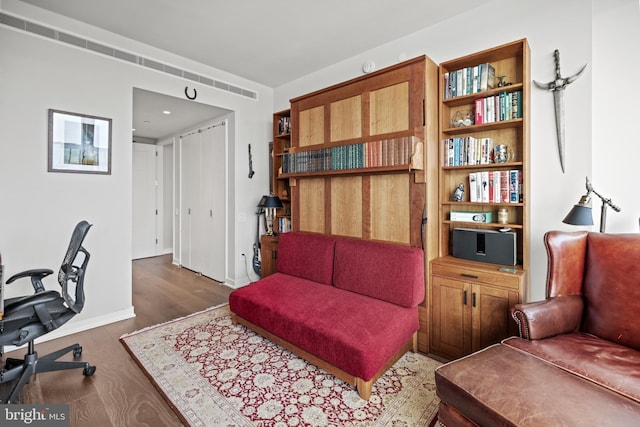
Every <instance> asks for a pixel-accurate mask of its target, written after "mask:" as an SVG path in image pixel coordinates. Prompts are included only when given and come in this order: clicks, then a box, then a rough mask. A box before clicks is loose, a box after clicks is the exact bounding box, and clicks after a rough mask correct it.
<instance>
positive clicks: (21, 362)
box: [0, 342, 96, 404]
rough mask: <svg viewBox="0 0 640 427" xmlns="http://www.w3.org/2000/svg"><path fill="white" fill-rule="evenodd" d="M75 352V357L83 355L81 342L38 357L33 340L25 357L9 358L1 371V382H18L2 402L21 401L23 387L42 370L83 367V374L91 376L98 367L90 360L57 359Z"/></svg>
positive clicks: (0, 401) (50, 370)
mask: <svg viewBox="0 0 640 427" xmlns="http://www.w3.org/2000/svg"><path fill="white" fill-rule="evenodd" d="M70 352H73V357H74V359H77V358H79V357H80V356H81V355H82V347H81V346H80V345H79V344H73V345H70V346H68V347H65V348H63V349H60V350H58V351H55V352H53V353H50V354H47V355H45V356H42V357H38V353H37V352H36V351H34V346H33V342H30V343H29V350H28V351H27V354H25V355H24V359H14V358H7V360H5V363H4V368H3V370H2V371H0V384H4V383H7V382H11V381H15V380H16V379H17V382H16V384H15V385H14V386H13V388H12V389H11V393H10V394H9V397H8V398H7V399H6V400H4V399H3V400H0V403H7V404H10V403H19V399H20V393H22V388H23V387H24V386H25V385H27V384H28V383H29V381H30V380H31V376H32V375H34V374H37V373H40V372H52V371H61V370H66V369H77V368H83V369H82V375H84V376H86V377H90V376H91V375H93V374H94V373H95V372H96V367H95V366H93V365H90V364H89V363H88V362H81V361H75V360H74V361H71V362H62V361H58V360H57V359H58V358H60V357H61V356H64V355H65V354H67V353H70Z"/></svg>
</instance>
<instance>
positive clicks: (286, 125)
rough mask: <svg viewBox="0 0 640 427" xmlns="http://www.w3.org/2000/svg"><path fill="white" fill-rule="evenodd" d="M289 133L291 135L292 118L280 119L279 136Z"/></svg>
mask: <svg viewBox="0 0 640 427" xmlns="http://www.w3.org/2000/svg"><path fill="white" fill-rule="evenodd" d="M287 133H291V117H280V118H279V119H278V135H283V134H287ZM276 136H277V135H276Z"/></svg>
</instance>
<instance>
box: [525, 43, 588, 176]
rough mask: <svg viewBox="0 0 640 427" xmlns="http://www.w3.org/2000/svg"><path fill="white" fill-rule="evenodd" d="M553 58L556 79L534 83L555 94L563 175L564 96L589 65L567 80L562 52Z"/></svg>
mask: <svg viewBox="0 0 640 427" xmlns="http://www.w3.org/2000/svg"><path fill="white" fill-rule="evenodd" d="M553 56H554V59H555V62H556V78H555V79H554V80H552V81H550V82H549V83H539V82H537V81H535V80H534V81H533V83H535V85H536V86H538V87H539V88H540V89H545V90H548V91H550V92H553V103H554V106H555V112H556V135H557V137H558V154H559V155H560V167H561V168H562V173H564V103H563V100H562V96H563V92H564V90H565V89H566V87H567V86H569V85H570V84H571V83H573V82H575V81H576V80H578V77H580V75H581V74H582V73H583V72H584V70H585V68H587V64H584V66H583V67H582V68H581V69H580V71H578V72H577V73H576V74H574V75H573V76H570V77H566V78H565V77H562V75H561V74H560V51H558V49H556V50H555V51H554V52H553Z"/></svg>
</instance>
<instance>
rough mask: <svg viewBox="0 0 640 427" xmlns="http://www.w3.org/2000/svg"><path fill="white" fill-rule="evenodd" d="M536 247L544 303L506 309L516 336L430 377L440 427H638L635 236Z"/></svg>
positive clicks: (639, 307)
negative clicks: (544, 257)
mask: <svg viewBox="0 0 640 427" xmlns="http://www.w3.org/2000/svg"><path fill="white" fill-rule="evenodd" d="M544 242H545V245H546V248H547V252H548V272H547V290H546V294H547V297H546V299H545V300H544V301H540V302H532V303H528V304H518V305H516V306H515V307H513V308H512V310H511V313H512V316H513V318H514V319H515V320H516V322H517V323H518V327H519V331H520V335H521V336H520V337H511V338H507V339H505V340H503V341H502V343H500V344H495V345H493V346H490V347H488V348H485V349H483V350H480V351H478V352H476V353H474V354H472V355H470V356H466V357H464V358H461V359H458V360H455V361H453V362H450V363H447V364H445V365H442V366H440V367H438V368H437V369H436V373H435V378H436V391H437V393H438V396H439V397H440V399H441V402H440V408H439V411H438V419H439V420H440V421H441V423H442V424H444V425H446V426H448V427H457V426H465V427H469V426H474V427H477V426H520V425H522V426H525V425H526V426H529V425H536V426H538V425H544V426H547V425H580V426H583V425H585V426H586V425H593V426H601V425H616V426H638V425H640V322H638V321H637V320H636V316H637V313H639V312H640V234H603V233H591V232H584V231H581V232H573V233H568V232H560V231H551V232H548V233H547V234H545V236H544ZM476 374H478V375H476Z"/></svg>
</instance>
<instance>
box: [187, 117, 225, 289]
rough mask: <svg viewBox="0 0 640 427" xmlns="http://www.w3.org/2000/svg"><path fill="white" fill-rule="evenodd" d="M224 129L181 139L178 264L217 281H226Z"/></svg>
mask: <svg viewBox="0 0 640 427" xmlns="http://www.w3.org/2000/svg"><path fill="white" fill-rule="evenodd" d="M226 138H227V132H226V129H225V126H214V127H211V128H209V129H206V130H202V131H200V132H194V133H192V134H189V135H186V136H183V137H181V139H180V147H181V148H180V150H181V155H180V158H181V174H180V175H181V184H180V189H181V191H180V194H181V209H180V216H181V220H180V224H181V230H180V248H181V249H180V264H181V265H182V266H184V267H186V268H189V269H190V270H193V271H195V272H198V273H202V274H203V275H205V276H207V277H210V278H212V279H215V280H218V281H224V278H225V265H226V259H225V247H226V243H225V242H226V233H225V231H226V226H225V221H226V218H225V212H226V196H225V188H226V182H225V177H226V144H227V141H226Z"/></svg>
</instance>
